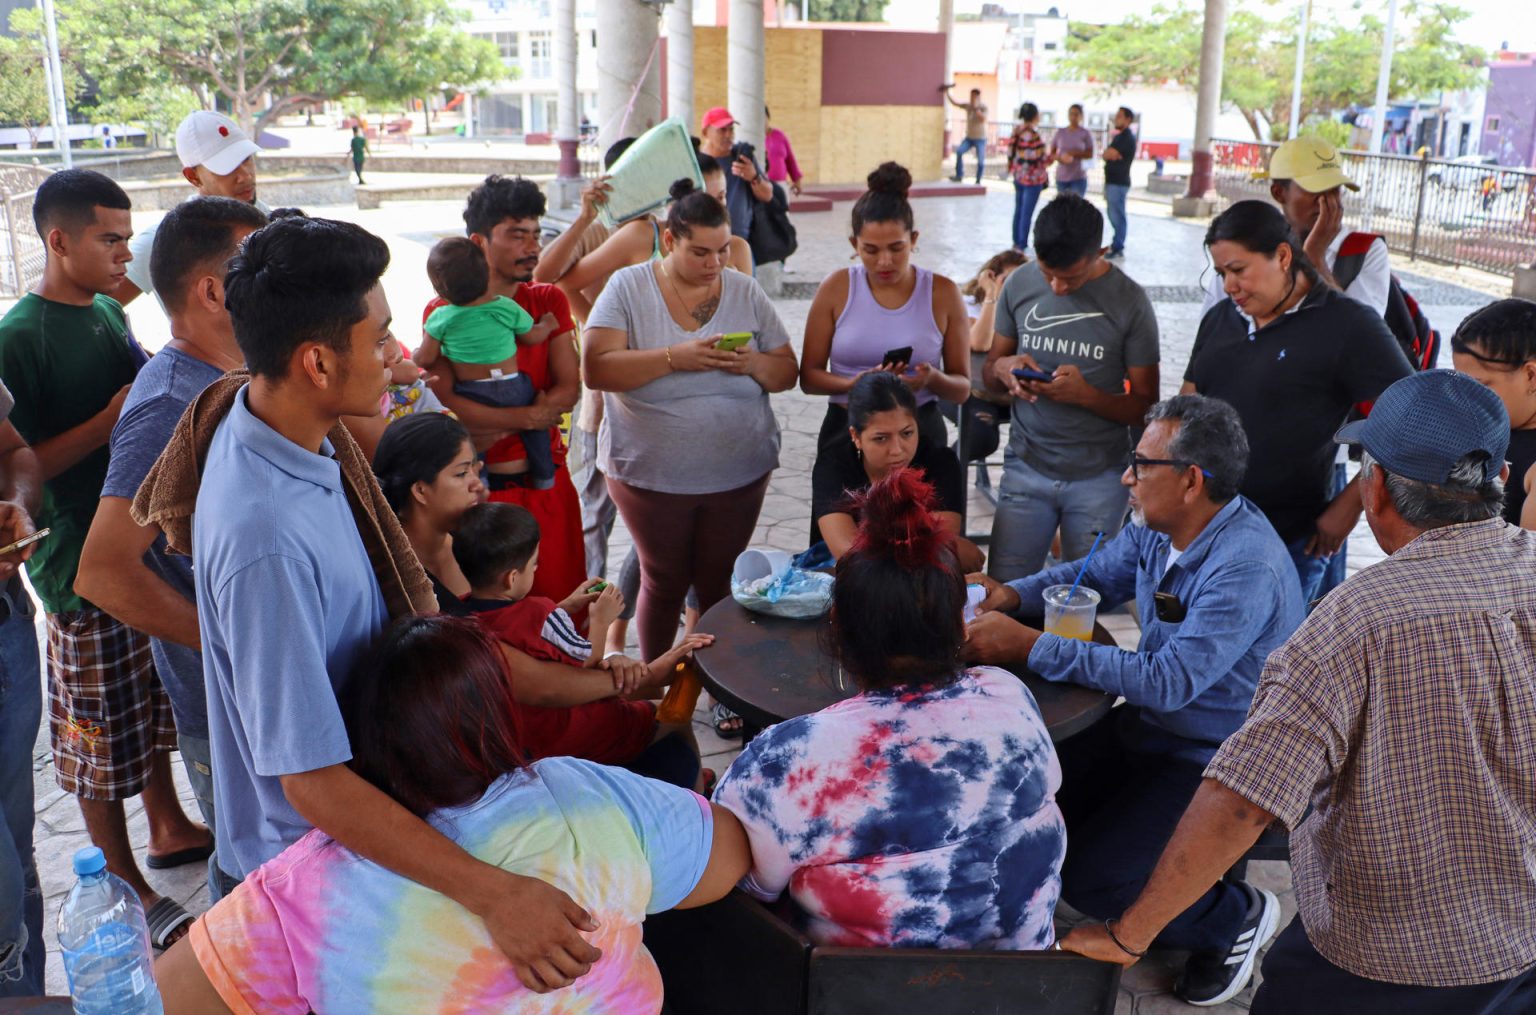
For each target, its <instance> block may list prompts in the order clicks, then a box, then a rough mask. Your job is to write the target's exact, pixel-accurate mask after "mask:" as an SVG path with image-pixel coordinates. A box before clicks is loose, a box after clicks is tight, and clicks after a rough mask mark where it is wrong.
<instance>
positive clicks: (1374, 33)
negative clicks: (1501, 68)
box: [1063, 0, 1486, 140]
mask: <svg viewBox="0 0 1536 1015" xmlns="http://www.w3.org/2000/svg"><path fill="white" fill-rule="evenodd" d="M1285 6H1286V8H1290V10H1289V12H1288V13H1284V14H1281V13H1280V11H1282V10H1284V8H1279V7H1278V6H1277V5H1276V4H1275V3H1274V2H1273V0H1249V2H1248V3H1246V4H1241V3H1240V4H1239V5H1237V6H1234V7H1233V8H1231V9H1229V11H1228V15H1227V36H1226V51H1225V52H1226V56H1225V60H1224V61H1223V68H1222V87H1221V92H1222V100H1223V102H1225V103H1228V104H1230V105H1232V106H1234V107H1235V108H1236V109H1237V110H1238V111H1239V112H1240V113H1242V115H1243V118H1244V119H1245V120H1247V121H1248V126H1249V128H1250V129H1251V130H1252V131H1253V134H1254V137H1256V138H1259V139H1261V140H1262V139H1265V138H1266V137H1269V136H1283V132H1284V130H1285V127H1286V124H1287V123H1289V120H1290V109H1291V77H1292V72H1293V69H1294V67H1295V62H1296V34H1297V30H1298V28H1299V27H1300V13H1299V12H1298V11H1296V10H1295V9H1294V6H1293V5H1290V4H1287V5H1285ZM1467 16H1468V15H1467V12H1466V11H1465V10H1463V9H1462V8H1460V7H1457V6H1455V5H1454V4H1451V3H1438V2H1431V3H1411V4H1409V5H1408V6H1407V8H1406V10H1405V11H1404V17H1403V18H1402V19H1400V21H1399V26H1398V30H1397V47H1396V53H1395V55H1394V57H1393V61H1392V77H1391V87H1390V92H1391V95H1392V96H1393V97H1395V98H1411V97H1417V96H1420V95H1432V94H1433V93H1435V92H1438V91H1441V90H1446V91H1451V90H1455V89H1458V88H1466V87H1470V86H1472V85H1473V84H1474V83H1475V82H1476V80H1477V70H1476V68H1477V67H1478V66H1479V65H1480V64H1481V63H1482V62H1483V61H1484V59H1485V57H1486V54H1484V53H1483V52H1482V51H1481V50H1478V49H1477V48H1476V47H1473V46H1468V45H1466V44H1464V43H1461V42H1458V41H1456V39H1455V38H1454V37H1453V35H1454V31H1455V28H1456V26H1457V25H1458V24H1459V23H1461V22H1462V21H1464V20H1466V18H1467ZM1203 29H1204V12H1203V10H1202V9H1201V8H1199V7H1197V6H1195V5H1193V4H1191V3H1187V2H1184V0H1180V2H1178V3H1177V4H1176V5H1175V6H1171V7H1170V6H1165V5H1163V4H1158V5H1156V6H1154V7H1153V8H1152V10H1151V11H1150V12H1149V13H1148V14H1147V15H1132V16H1131V17H1129V18H1126V19H1125V20H1124V21H1122V22H1120V23H1118V24H1113V25H1105V26H1102V27H1101V28H1098V29H1097V30H1094V31H1084V32H1077V31H1074V33H1073V35H1072V37H1071V38H1070V39H1069V40H1068V51H1067V59H1066V60H1065V61H1064V62H1063V72H1064V73H1066V74H1069V75H1071V76H1074V77H1080V78H1086V79H1088V80H1090V81H1093V82H1095V85H1096V89H1095V90H1096V91H1099V92H1111V91H1114V90H1116V89H1119V88H1124V87H1126V86H1127V85H1130V84H1133V83H1154V84H1159V83H1162V82H1173V83H1175V84H1180V85H1184V86H1187V87H1191V88H1192V87H1194V86H1195V85H1196V83H1197V81H1198V79H1199V76H1200V37H1201V33H1202V31H1203ZM1385 31H1386V27H1385V25H1384V24H1383V23H1382V21H1381V19H1380V18H1378V17H1377V16H1376V15H1374V14H1369V13H1365V11H1364V9H1363V8H1362V7H1361V6H1360V5H1357V7H1356V11H1355V17H1353V18H1352V19H1351V20H1350V21H1349V23H1347V24H1346V23H1342V22H1338V21H1333V20H1327V19H1319V18H1314V19H1313V20H1312V23H1311V25H1310V26H1309V28H1308V31H1307V52H1306V70H1305V77H1304V78H1303V81H1302V102H1301V115H1302V117H1303V119H1306V118H1308V117H1318V118H1326V117H1327V116H1329V115H1330V114H1331V113H1333V112H1334V111H1336V110H1340V109H1344V108H1347V107H1349V106H1351V105H1369V104H1370V103H1371V102H1372V101H1374V99H1375V94H1376V76H1377V71H1378V69H1379V67H1380V65H1381V43H1382V38H1383V35H1384V33H1385Z"/></svg>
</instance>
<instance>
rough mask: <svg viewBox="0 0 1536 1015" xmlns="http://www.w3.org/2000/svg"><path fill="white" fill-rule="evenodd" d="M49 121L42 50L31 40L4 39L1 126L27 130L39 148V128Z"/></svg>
mask: <svg viewBox="0 0 1536 1015" xmlns="http://www.w3.org/2000/svg"><path fill="white" fill-rule="evenodd" d="M47 121H48V85H47V77H46V75H45V74H44V73H43V59H42V51H41V50H40V49H38V48H37V47H36V45H34V44H33V40H31V39H26V38H12V37H9V36H0V124H9V125H15V126H20V127H25V128H26V129H27V137H28V138H29V139H30V140H31V142H32V144H33V146H34V147H35V146H36V145H37V129H38V127H40V126H42V125H43V124H44V123H46V122H47Z"/></svg>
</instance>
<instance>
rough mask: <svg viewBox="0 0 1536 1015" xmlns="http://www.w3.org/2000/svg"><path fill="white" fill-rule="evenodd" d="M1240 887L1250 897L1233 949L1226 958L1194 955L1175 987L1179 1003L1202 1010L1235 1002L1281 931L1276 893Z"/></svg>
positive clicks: (1208, 953)
mask: <svg viewBox="0 0 1536 1015" xmlns="http://www.w3.org/2000/svg"><path fill="white" fill-rule="evenodd" d="M1239 885H1240V886H1241V887H1242V888H1243V890H1244V891H1246V892H1247V893H1248V897H1249V903H1248V915H1247V916H1246V917H1245V918H1244V919H1243V925H1242V926H1241V927H1240V928H1238V931H1237V937H1236V938H1235V939H1234V940H1233V942H1232V947H1231V949H1230V950H1229V951H1228V952H1227V953H1226V954H1225V955H1223V954H1221V953H1219V952H1214V953H1213V952H1203V953H1196V954H1193V955H1191V956H1190V957H1189V961H1188V962H1186V963H1185V964H1184V975H1183V976H1181V977H1179V981H1178V982H1177V983H1175V984H1174V985H1173V992H1174V993H1175V994H1177V995H1178V996H1179V999H1180V1000H1182V1001H1185V1002H1188V1003H1189V1004H1194V1005H1200V1006H1201V1007H1209V1006H1211V1005H1217V1004H1222V1003H1224V1002H1226V1001H1230V1000H1232V998H1234V997H1236V996H1237V995H1238V994H1239V993H1240V992H1241V991H1242V989H1243V988H1244V987H1246V986H1248V981H1249V980H1251V979H1253V968H1254V966H1255V964H1257V962H1258V961H1259V949H1260V948H1263V947H1264V946H1265V945H1266V944H1268V943H1269V939H1270V938H1272V937H1274V936H1275V931H1276V930H1278V929H1279V924H1280V900H1279V899H1277V898H1275V893H1274V892H1271V891H1266V890H1265V889H1263V888H1255V887H1254V886H1253V885H1250V884H1249V883H1248V882H1246V881H1243V882H1239Z"/></svg>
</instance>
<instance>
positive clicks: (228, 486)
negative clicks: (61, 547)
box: [192, 389, 388, 878]
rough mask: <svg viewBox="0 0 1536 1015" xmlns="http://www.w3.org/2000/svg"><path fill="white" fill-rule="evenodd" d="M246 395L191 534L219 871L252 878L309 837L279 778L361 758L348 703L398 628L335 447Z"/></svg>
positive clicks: (216, 450)
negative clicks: (368, 661)
mask: <svg viewBox="0 0 1536 1015" xmlns="http://www.w3.org/2000/svg"><path fill="white" fill-rule="evenodd" d="M248 390H249V389H247V390H244V391H241V392H240V394H239V395H238V396H237V397H236V399H235V403H234V405H233V407H232V408H231V409H230V411H229V415H228V416H226V417H225V419H224V421H223V422H222V423H220V424H219V428H218V431H217V432H216V433H215V434H214V437H213V443H212V445H211V446H210V447H209V449H208V457H207V461H206V462H205V464H204V468H203V480H202V486H201V488H200V489H199V491H198V495H197V512H196V514H195V515H194V516H193V525H192V560H193V562H194V566H195V567H196V569H197V616H198V621H199V623H200V624H201V625H202V635H203V676H204V679H205V680H206V682H207V686H208V729H209V739H210V740H211V742H212V747H213V776H214V799H215V800H217V801H218V807H219V823H218V851H219V865H220V866H221V867H223V868H224V870H225V872H226V873H228V874H231V875H234V876H235V877H242V878H243V877H245V876H246V875H247V874H249V873H250V872H251V871H253V870H255V869H256V868H257V867H259V866H261V865H262V864H263V863H265V862H266V861H268V860H270V859H272V858H273V857H274V856H276V855H277V854H278V853H280V852H282V851H283V850H284V849H285V848H287V847H288V846H289V845H290V844H292V843H294V842H297V841H298V839H299V838H300V837H301V836H303V835H304V834H305V833H306V832H308V831H309V829H310V827H311V826H310V825H309V823H308V822H306V821H305V820H304V819H303V818H302V817H300V816H299V814H298V812H297V811H295V810H294V809H293V807H292V806H291V805H290V804H289V803H288V799H287V797H286V796H284V794H283V787H282V784H281V782H280V781H279V779H278V777H279V776H283V775H292V774H296V773H299V772H310V771H313V770H315V769H318V768H325V767H327V766H330V765H337V764H341V763H343V762H346V761H348V760H350V759H351V757H352V749H351V745H350V743H349V742H348V740H347V731H346V728H345V726H344V725H343V724H342V720H341V708H340V706H339V705H338V703H337V696H338V695H339V694H340V692H341V689H342V687H343V686H344V684H345V682H346V680H347V677H348V674H349V671H350V670H351V668H352V664H353V662H354V661H355V660H356V659H357V657H358V656H359V655H360V654H361V652H362V651H363V650H364V649H366V648H367V647H368V646H369V645H370V644H372V642H373V641H374V639H375V638H376V637H377V636H378V634H379V633H380V632H381V631H382V630H383V629H384V625H385V624H386V623H387V621H388V613H387V611H386V608H385V605H384V597H383V594H382V593H381V592H380V590H379V583H378V579H376V578H375V577H374V574H373V568H372V567H371V566H370V565H369V563H368V554H367V551H366V550H365V549H364V547H363V540H362V537H361V536H360V535H359V534H358V531H357V525H356V523H355V522H354V521H353V519H352V511H351V509H350V508H349V507H348V505H347V497H346V493H345V492H344V491H343V487H342V483H341V467H340V466H339V465H338V464H337V462H336V460H335V458H334V457H332V455H333V454H334V452H333V449H332V448H331V445H330V443H329V442H327V443H326V444H324V445H323V446H322V447H321V453H320V454H318V455H317V454H315V453H313V452H311V451H307V450H305V449H304V448H301V447H299V446H298V445H297V444H294V443H293V442H292V441H290V440H288V439H287V438H286V437H283V436H282V435H281V434H279V433H278V432H277V431H275V430H273V429H272V428H271V427H269V426H267V425H266V424H265V423H263V422H262V421H261V420H259V419H257V418H256V417H255V416H253V415H252V414H251V411H250V409H249V408H248V407H247V405H246V394H247V392H248Z"/></svg>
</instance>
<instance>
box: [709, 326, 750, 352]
mask: <svg viewBox="0 0 1536 1015" xmlns="http://www.w3.org/2000/svg"><path fill="white" fill-rule="evenodd" d="M750 341H752V332H750V331H733V332H731V333H730V334H729V335H721V336H720V341H718V342H716V343H715V348H716V349H719V350H720V351H721V352H735V351H736V350H737V349H740V348H741V347H742V346H744V345H746V344H747V343H748V342H750Z"/></svg>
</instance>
